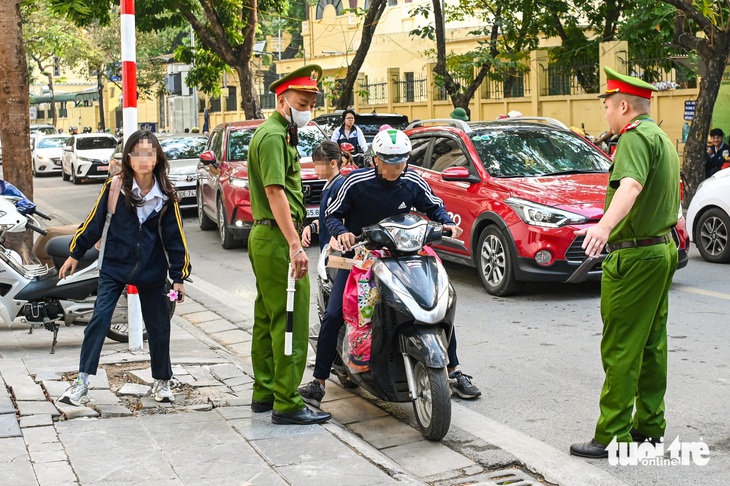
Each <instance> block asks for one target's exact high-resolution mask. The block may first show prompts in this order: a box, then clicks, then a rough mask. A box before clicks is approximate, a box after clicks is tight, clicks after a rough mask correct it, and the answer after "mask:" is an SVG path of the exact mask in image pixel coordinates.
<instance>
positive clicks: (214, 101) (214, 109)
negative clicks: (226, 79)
mask: <svg viewBox="0 0 730 486" xmlns="http://www.w3.org/2000/svg"><path fill="white" fill-rule="evenodd" d="M209 111H210V112H211V113H218V112H219V111H221V98H220V96H218V97H217V98H211V99H210V110H209Z"/></svg>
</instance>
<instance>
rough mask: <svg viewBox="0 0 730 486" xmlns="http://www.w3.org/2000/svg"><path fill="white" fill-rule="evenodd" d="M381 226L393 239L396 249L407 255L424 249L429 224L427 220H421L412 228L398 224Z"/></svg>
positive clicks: (411, 226)
mask: <svg viewBox="0 0 730 486" xmlns="http://www.w3.org/2000/svg"><path fill="white" fill-rule="evenodd" d="M381 226H382V227H383V229H384V230H385V231H386V232H387V233H388V234H389V235H390V237H391V238H392V239H393V242H394V243H395V249H396V250H397V251H401V252H404V253H407V252H416V251H418V250H420V249H421V248H422V247H423V239H424V237H425V236H426V228H427V227H428V222H427V221H426V220H419V221H418V222H417V223H415V224H413V225H410V226H403V225H401V224H397V223H383V224H382V225H381Z"/></svg>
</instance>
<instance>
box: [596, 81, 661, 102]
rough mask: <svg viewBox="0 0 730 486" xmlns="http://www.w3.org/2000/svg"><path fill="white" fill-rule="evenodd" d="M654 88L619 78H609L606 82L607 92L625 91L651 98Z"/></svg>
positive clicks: (625, 92)
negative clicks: (642, 86) (639, 85)
mask: <svg viewBox="0 0 730 486" xmlns="http://www.w3.org/2000/svg"><path fill="white" fill-rule="evenodd" d="M651 92H652V90H650V89H647V88H639V87H638V86H634V85H631V84H629V83H625V82H623V81H620V80H618V79H609V80H607V82H606V94H613V93H624V94H630V95H634V96H640V97H641V98H646V99H649V100H650V99H651Z"/></svg>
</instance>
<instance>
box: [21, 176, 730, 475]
mask: <svg viewBox="0 0 730 486" xmlns="http://www.w3.org/2000/svg"><path fill="white" fill-rule="evenodd" d="M100 188H101V185H100V184H99V183H90V184H83V185H81V186H72V185H71V184H70V183H67V182H62V181H61V179H60V177H58V178H55V177H54V178H41V179H36V181H35V193H36V201H37V203H38V205H39V208H40V209H42V210H44V211H46V212H47V213H49V214H52V215H55V216H56V217H57V218H58V221H59V222H58V224H62V223H64V224H65V223H67V222H73V221H81V220H82V219H83V218H84V217H85V215H86V214H87V213H88V211H89V209H90V207H91V205H92V204H93V201H94V200H95V198H96V195H97V194H98V191H99V189H100ZM184 217H185V221H184V223H185V229H186V236H187V240H188V245H189V248H190V252H191V262H192V265H193V279H194V281H195V283H194V284H193V287H195V286H200V287H204V288H205V289H206V292H207V293H208V295H211V296H213V294H215V293H218V294H219V295H218V296H217V297H216V298H218V299H219V300H221V298H222V297H221V296H224V297H225V299H228V300H233V301H234V302H229V305H231V306H233V307H235V306H240V305H242V304H241V302H244V303H250V302H252V300H253V297H254V295H255V283H254V279H253V276H252V273H251V269H250V265H249V261H248V255H247V253H246V250H244V249H238V250H224V249H222V248H221V246H220V244H219V241H218V235H217V233H216V232H215V231H212V232H202V231H201V230H200V229H199V228H198V225H197V218H196V214H195V212H194V211H193V212H192V213H184ZM307 253H308V255H309V257H310V260H312V261H313V262H314V261H316V251H315V250H314V249H311V250H308V251H307ZM314 267H315V265H314V264H311V265H310V271H311V272H314ZM729 269H730V267H728V266H727V265H717V264H709V263H706V262H704V261H703V260H702V259H701V258H700V256H699V253H698V252H697V251H696V250H694V249H693V250H692V251H691V253H690V262H689V265H688V266H687V267H686V268H685V269H682V270H680V271H678V272H677V274H676V275H675V279H674V285H673V288H672V291H671V295H670V299H671V303H670V306H671V307H670V317H669V336H670V338H669V373H670V377H669V387H668V390H667V395H666V406H667V414H666V417H667V421H668V429H667V437H668V438H669V440H670V441H671V440H673V439H674V438H675V437H677V436H679V438H680V440H681V441H682V442H689V441H704V442H705V443H706V444H707V445H708V446H709V448H710V462H709V464H708V465H706V466H695V465H685V466H630V467H626V466H624V467H621V466H610V465H608V464H607V463H606V462H605V461H587V462H589V463H590V464H593V465H595V466H597V467H599V468H601V469H604V470H605V471H607V472H608V473H609V474H611V475H612V476H613V477H615V478H616V480H617V484H619V483H623V484H635V485H648V484H662V485H683V486H684V485H699V484H703V485H726V484H728V473H727V471H728V470H730V425H729V423H728V420H727V403H728V399H729V398H730V368H729V365H730V352H728V343H730V325H729V320H728V314H729V313H730V290H728V286H727V282H728V280H729V279H728V277H730V273H729ZM447 270H448V271H449V275H450V276H451V278H452V280H453V282H454V284H455V287H456V290H457V295H458V299H459V300H458V311H457V335H458V342H459V358H460V361H461V363H462V369H463V370H464V371H465V372H466V373H467V374H470V375H472V376H473V377H474V382H475V383H476V384H477V385H478V386H479V387H480V388H481V389H482V391H483V396H482V397H481V398H480V399H479V400H475V401H472V402H464V401H461V402H460V404H459V405H460V406H463V407H468V409H469V411H470V412H475V413H478V414H480V415H482V416H484V417H487V418H488V419H490V420H491V421H494V422H497V423H499V424H502V425H503V426H504V427H505V429H504V430H505V431H506V432H505V433H504V434H503V435H504V436H505V437H503V439H504V442H505V443H506V444H507V446H509V443H510V434H511V431H516V432H518V433H521V434H526V435H527V436H529V438H530V439H529V440H530V441H534V442H533V443H532V444H531V445H534V446H535V447H533V448H530V447H528V451H529V450H534V451H542V452H535V453H536V454H537V453H540V454H542V453H544V451H545V450H549V451H553V452H554V451H559V452H561V453H562V452H564V453H565V454H566V457H567V450H568V447H569V445H570V444H571V443H572V442H576V441H583V440H588V439H590V438H591V437H592V436H593V430H594V427H595V421H596V419H597V417H598V398H599V393H600V389H601V385H602V381H603V372H602V369H601V362H600V355H599V344H600V338H601V320H600V313H599V295H600V285H599V283H597V282H596V283H586V284H578V285H553V284H550V285H528V286H527V287H526V288H525V290H524V292H523V293H522V294H521V295H519V296H516V297H510V298H497V297H492V296H490V295H488V294H487V293H486V292H485V291H484V289H483V288H482V286H481V283H480V281H479V278H478V277H477V275H476V273H475V271H474V270H473V269H470V268H466V267H462V266H458V265H455V264H447ZM313 281H314V280H313ZM239 298H240V301H238V299H239ZM313 302H314V298H313ZM312 309H313V311H312V317H313V318H314V316H315V314H314V306H312ZM242 310H244V309H242ZM458 410H459V407H458V406H457V407H455V413H458ZM455 422H456V420H455ZM464 428H466V429H469V428H470V427H469V425H468V424H467V425H466V426H465V427H464ZM471 432H472V433H474V434H475V435H479V434H480V432H479V428H478V427H474V430H471ZM529 445H530V444H528V446H529ZM546 448H547V449H546ZM528 453H529V452H528ZM587 486H590V485H587Z"/></svg>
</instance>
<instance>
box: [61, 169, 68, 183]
mask: <svg viewBox="0 0 730 486" xmlns="http://www.w3.org/2000/svg"><path fill="white" fill-rule="evenodd" d="M61 179H63V180H64V181H67V180H69V175H68V174H66V171H65V170H63V168H61Z"/></svg>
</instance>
